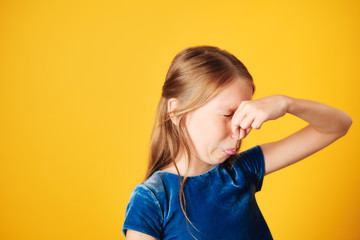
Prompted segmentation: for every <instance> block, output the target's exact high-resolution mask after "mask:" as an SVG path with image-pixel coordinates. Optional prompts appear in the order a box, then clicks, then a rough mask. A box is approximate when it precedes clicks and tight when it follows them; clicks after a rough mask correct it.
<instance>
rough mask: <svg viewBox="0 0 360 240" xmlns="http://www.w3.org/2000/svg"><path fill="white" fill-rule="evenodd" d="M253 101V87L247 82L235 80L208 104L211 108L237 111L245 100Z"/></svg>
mask: <svg viewBox="0 0 360 240" xmlns="http://www.w3.org/2000/svg"><path fill="white" fill-rule="evenodd" d="M251 99H252V87H251V86H250V84H249V83H247V82H246V81H245V80H235V81H233V82H231V83H230V84H229V85H227V86H226V87H225V88H224V89H222V90H221V91H220V92H219V93H218V94H217V95H216V96H215V97H214V98H213V99H211V100H210V101H209V102H208V104H209V107H211V108H216V109H225V110H233V111H235V110H236V109H237V108H238V106H239V105H240V103H241V102H242V101H244V100H251Z"/></svg>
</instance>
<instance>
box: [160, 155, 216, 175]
mask: <svg viewBox="0 0 360 240" xmlns="http://www.w3.org/2000/svg"><path fill="white" fill-rule="evenodd" d="M175 162H176V166H177V168H178V170H179V172H180V175H181V176H185V173H186V170H187V169H188V168H189V170H188V174H187V176H188V177H190V176H197V175H200V174H203V173H205V172H207V171H209V170H210V169H212V168H213V167H214V166H215V165H211V164H207V163H204V162H202V161H201V160H200V159H198V158H196V157H194V156H193V157H192V159H191V161H190V165H188V159H187V158H186V156H185V154H181V155H180V154H179V155H178V157H176V158H175ZM162 171H166V172H171V173H175V174H178V172H177V171H176V168H175V165H174V164H173V163H171V164H170V165H168V166H166V167H165V168H163V169H162Z"/></svg>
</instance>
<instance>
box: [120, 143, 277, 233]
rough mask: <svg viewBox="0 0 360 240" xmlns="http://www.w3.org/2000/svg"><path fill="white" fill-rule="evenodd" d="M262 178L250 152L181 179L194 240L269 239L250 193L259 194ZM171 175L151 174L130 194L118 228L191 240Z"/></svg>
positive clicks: (261, 164) (259, 160)
mask: <svg viewBox="0 0 360 240" xmlns="http://www.w3.org/2000/svg"><path fill="white" fill-rule="evenodd" d="M264 175H265V161H264V155H263V152H262V150H261V147H260V146H258V145H257V146H255V147H253V148H250V149H248V150H246V151H243V152H241V153H238V154H237V155H236V162H235V163H234V165H233V166H232V168H231V167H229V166H228V165H226V164H225V163H221V164H218V165H216V166H215V167H214V168H212V169H211V170H209V171H207V172H205V173H203V174H201V175H197V176H191V177H188V178H187V181H186V184H185V189H184V191H185V197H186V213H187V216H188V218H189V219H190V221H191V222H192V224H193V225H194V226H195V227H196V228H197V229H198V230H199V231H200V232H198V231H197V230H196V229H195V228H194V227H193V226H192V225H191V224H190V223H189V222H188V228H189V229H190V231H191V233H192V234H193V235H194V236H195V237H196V238H197V239H198V240H205V239H206V240H227V239H229V240H240V239H241V240H245V239H246V240H255V239H256V240H257V239H259V240H268V239H273V238H272V236H271V233H270V230H269V228H268V226H267V224H266V221H265V219H264V217H263V215H262V214H261V212H260V209H259V207H258V205H257V202H256V199H255V193H256V192H258V191H260V190H261V187H262V182H263V178H264ZM179 191H180V180H179V177H178V175H177V174H174V173H169V172H164V171H156V172H155V173H154V174H153V175H152V176H151V177H150V178H149V179H147V180H146V181H145V182H144V183H142V184H139V185H137V186H136V187H135V189H134V190H133V192H132V194H131V197H130V201H129V204H128V206H127V208H126V213H125V222H124V225H123V228H122V231H123V234H124V236H126V230H127V229H132V230H135V231H138V232H142V233H145V234H148V235H150V236H153V237H154V238H156V239H158V240H160V239H164V240H167V239H176V240H180V239H184V240H190V239H195V238H193V237H192V236H191V234H190V233H189V231H188V228H187V224H186V218H185V216H184V214H183V212H182V210H181V206H180V201H179Z"/></svg>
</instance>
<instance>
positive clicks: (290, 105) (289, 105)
mask: <svg viewBox="0 0 360 240" xmlns="http://www.w3.org/2000/svg"><path fill="white" fill-rule="evenodd" d="M282 97H283V99H284V103H285V111H286V112H287V113H293V112H294V111H293V109H294V102H295V98H292V97H288V96H285V95H282Z"/></svg>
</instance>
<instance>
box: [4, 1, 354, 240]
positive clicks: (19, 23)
mask: <svg viewBox="0 0 360 240" xmlns="http://www.w3.org/2000/svg"><path fill="white" fill-rule="evenodd" d="M130 2H131V1H103V0H102V1H1V3H0V239H3V240H13V239H19V240H30V239H36V240H41V239H51V240H56V239H74V240H75V239H87V240H88V239H89V240H92V239H113V240H115V239H124V237H123V236H122V233H121V227H122V224H123V221H124V214H125V208H126V205H127V203H128V200H129V197H130V193H131V191H132V189H133V188H134V187H135V185H136V184H138V183H139V182H140V181H141V179H142V177H143V175H144V171H145V168H146V164H147V159H146V158H147V148H148V139H149V135H150V130H151V125H152V121H153V117H154V112H155V108H156V105H157V102H158V100H159V97H160V90H161V86H162V84H163V81H164V78H165V75H166V72H167V69H168V67H169V65H170V61H171V60H172V58H173V57H174V56H175V54H176V53H177V52H179V51H180V50H182V49H183V48H185V47H188V46H192V45H200V44H210V45H216V46H218V47H220V48H223V49H227V50H228V51H230V52H232V53H233V54H235V55H236V56H237V57H238V58H239V59H240V60H241V61H243V62H244V63H245V65H246V66H247V67H248V69H249V71H250V73H251V74H252V75H253V77H254V79H255V83H256V85H257V92H256V95H255V98H259V97H264V96H267V95H271V94H278V93H279V94H285V95H289V96H293V97H298V98H305V99H312V100H315V101H320V102H323V103H326V104H328V105H331V106H334V107H337V108H340V109H343V110H344V111H346V112H347V113H349V114H350V116H351V117H352V118H353V121H354V123H353V125H352V127H351V129H350V131H349V133H348V134H347V135H346V136H345V137H344V138H342V139H340V140H338V141H337V142H335V143H334V144H332V145H330V146H329V147H327V148H326V149H324V150H322V151H320V152H318V153H316V154H314V155H313V156H311V157H309V158H307V159H305V160H303V161H301V162H299V163H296V164H294V165H292V166H289V167H286V168H284V169H282V170H280V171H278V172H275V173H271V174H269V175H267V176H266V177H265V179H264V183H263V188H262V191H261V192H258V193H257V195H256V197H257V200H258V204H259V206H260V209H261V211H262V213H263V215H264V217H265V219H266V221H267V223H268V225H269V228H270V230H271V232H272V234H273V236H274V239H280V240H288V239H291V240H303V239H316V240H319V239H326V240H328V239H342V240H343V239H355V238H357V237H358V234H359V217H360V208H359V207H358V203H359V202H360V196H359V195H360V193H359V183H360V181H359V178H358V171H359V168H360V161H359V160H360V159H359V149H360V148H359V146H358V144H359V143H358V136H359V135H360V129H359V125H358V119H359V114H360V111H359V100H360V99H359V98H360V97H359V96H360V94H359V93H358V91H359V90H360V89H359V87H360V84H359V75H360V71H359V63H360V61H359V55H360V47H359V42H360V32H359V29H360V26H359V25H360V4H359V2H358V1H354V0H353V1H351V0H347V1H344V0H341V1H340V0H336V1H329V0H323V1H313V0H306V1H297V3H295V2H294V1H235V0H234V1H178V2H175V1H144V0H142V1H137V2H135V1H134V2H131V3H130ZM303 126H305V123H304V122H303V121H302V120H299V119H297V118H295V117H294V116H292V115H289V114H287V115H286V116H284V117H283V118H281V119H279V120H276V121H270V122H267V123H265V124H264V125H263V127H262V128H261V129H260V130H253V131H252V132H251V133H250V135H249V136H248V137H247V138H246V139H245V143H244V145H243V150H245V149H247V148H249V147H252V146H254V145H255V144H261V143H264V142H268V141H274V140H278V139H280V138H282V137H285V136H287V135H288V134H290V133H292V132H294V131H296V130H298V129H299V128H301V127H303Z"/></svg>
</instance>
